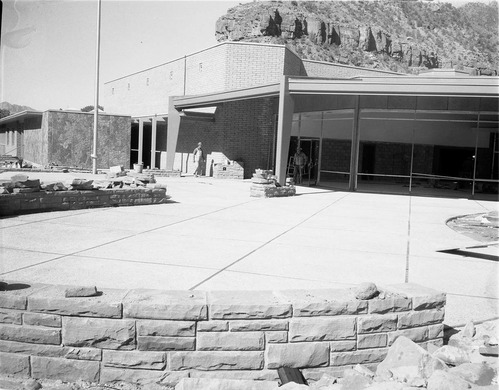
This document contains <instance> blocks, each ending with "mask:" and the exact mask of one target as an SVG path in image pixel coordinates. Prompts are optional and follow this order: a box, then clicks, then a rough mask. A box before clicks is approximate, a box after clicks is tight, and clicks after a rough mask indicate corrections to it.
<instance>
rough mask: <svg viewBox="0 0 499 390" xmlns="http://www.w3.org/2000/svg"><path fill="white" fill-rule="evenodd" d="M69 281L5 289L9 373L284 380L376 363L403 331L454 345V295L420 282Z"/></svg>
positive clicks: (1, 327) (1, 366) (1, 305)
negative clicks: (95, 288) (282, 370)
mask: <svg viewBox="0 0 499 390" xmlns="http://www.w3.org/2000/svg"><path fill="white" fill-rule="evenodd" d="M23 287H26V288H23ZM0 288H1V283H0ZM66 288H67V287H64V286H56V285H32V286H28V285H25V286H23V285H21V284H17V285H16V284H11V283H9V284H8V285H7V288H6V289H5V288H4V290H6V291H1V290H0V373H3V374H9V375H18V376H26V377H33V378H46V379H60V380H63V381H76V380H85V381H91V382H100V383H112V382H117V381H126V382H134V383H147V382H148V381H154V382H158V383H159V382H160V383H162V384H170V385H171V384H175V383H177V382H178V381H179V380H180V379H181V378H183V377H189V376H190V377H223V378H232V379H261V380H277V378H278V376H277V372H276V369H277V368H278V367H281V366H289V367H297V368H300V369H302V372H303V373H304V375H305V377H306V378H308V379H309V380H313V379H318V378H319V377H320V376H322V374H323V373H326V372H328V373H331V374H336V375H341V372H342V371H343V370H344V369H345V368H348V367H351V366H352V365H355V364H363V365H367V366H369V367H371V368H372V367H373V365H376V364H377V363H379V362H381V361H382V360H383V358H384V357H385V355H386V353H387V349H388V347H389V346H390V345H391V344H392V343H393V342H394V340H395V339H396V338H397V337H398V336H400V335H404V336H407V337H409V338H410V339H412V340H413V341H415V342H417V343H419V344H421V345H422V346H423V347H424V346H427V344H428V343H432V344H435V345H437V346H441V345H442V341H443V323H442V321H443V319H444V306H445V299H446V298H445V294H443V293H440V292H438V291H435V290H432V289H428V288H425V287H421V286H418V285H414V284H398V285H391V286H388V287H386V288H385V289H384V291H385V292H384V293H382V294H383V299H381V298H380V297H378V298H374V299H371V300H358V299H356V298H355V293H354V290H353V289H344V290H289V291H251V292H249V291H212V292H203V291H159V290H128V291H127V290H108V289H103V290H102V291H101V294H100V296H95V297H86V298H65V290H66Z"/></svg>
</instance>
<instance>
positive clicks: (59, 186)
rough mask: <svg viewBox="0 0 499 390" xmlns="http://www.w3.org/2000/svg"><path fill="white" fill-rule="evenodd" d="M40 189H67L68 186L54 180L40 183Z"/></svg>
mask: <svg viewBox="0 0 499 390" xmlns="http://www.w3.org/2000/svg"><path fill="white" fill-rule="evenodd" d="M41 189H42V190H45V191H67V190H68V188H67V187H66V186H65V185H64V183H62V182H60V181H54V182H48V183H46V182H43V183H42V184H41Z"/></svg>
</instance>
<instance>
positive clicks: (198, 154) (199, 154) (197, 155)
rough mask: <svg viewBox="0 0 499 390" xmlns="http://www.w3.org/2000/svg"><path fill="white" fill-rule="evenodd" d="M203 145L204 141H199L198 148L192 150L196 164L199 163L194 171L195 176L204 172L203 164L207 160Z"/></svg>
mask: <svg viewBox="0 0 499 390" xmlns="http://www.w3.org/2000/svg"><path fill="white" fill-rule="evenodd" d="M202 146H203V145H202V143H201V142H199V143H198V146H197V148H196V149H194V152H192V161H193V162H194V163H195V164H196V163H197V165H196V169H195V171H194V176H196V177H198V176H201V175H202V174H203V164H204V162H205V161H206V159H205V155H204V151H203V147H202Z"/></svg>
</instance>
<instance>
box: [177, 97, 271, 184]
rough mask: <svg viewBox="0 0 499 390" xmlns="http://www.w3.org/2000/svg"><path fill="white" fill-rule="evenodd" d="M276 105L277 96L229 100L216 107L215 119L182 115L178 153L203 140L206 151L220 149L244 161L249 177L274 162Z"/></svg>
mask: <svg viewBox="0 0 499 390" xmlns="http://www.w3.org/2000/svg"><path fill="white" fill-rule="evenodd" d="M276 106H277V99H276V98H262V99H251V100H245V101H235V102H226V103H224V104H223V105H221V106H220V107H219V108H218V109H217V111H216V113H215V122H195V121H191V120H188V119H182V122H181V124H180V132H179V136H178V141H177V153H192V151H193V150H194V148H195V147H196V145H197V143H198V142H202V143H203V148H204V150H205V152H206V154H210V153H213V152H221V153H223V154H224V155H225V156H226V157H227V158H228V159H229V160H234V161H238V162H242V163H243V166H244V178H246V179H248V178H250V177H251V175H252V174H253V172H254V171H255V169H258V168H261V169H267V168H268V165H269V164H272V161H271V160H272V158H273V156H272V146H273V137H274V114H275V113H276V109H277V108H276ZM269 161H270V162H269Z"/></svg>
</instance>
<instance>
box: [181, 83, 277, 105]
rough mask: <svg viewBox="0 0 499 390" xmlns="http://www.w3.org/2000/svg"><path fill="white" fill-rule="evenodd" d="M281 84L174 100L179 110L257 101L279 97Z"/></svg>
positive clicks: (182, 97)
mask: <svg viewBox="0 0 499 390" xmlns="http://www.w3.org/2000/svg"><path fill="white" fill-rule="evenodd" d="M279 85H280V84H279V83H276V84H268V85H264V86H261V87H254V88H245V89H238V90H232V91H227V92H217V93H210V94H205V95H196V96H178V97H174V98H173V104H174V105H175V108H176V109H177V110H182V109H187V108H191V107H209V106H213V105H216V104H221V103H224V102H228V101H237V100H246V99H256V98H263V97H269V96H279Z"/></svg>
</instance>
